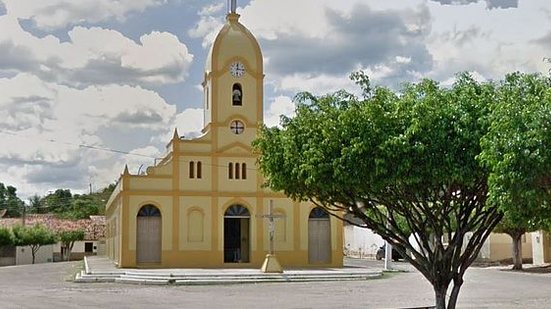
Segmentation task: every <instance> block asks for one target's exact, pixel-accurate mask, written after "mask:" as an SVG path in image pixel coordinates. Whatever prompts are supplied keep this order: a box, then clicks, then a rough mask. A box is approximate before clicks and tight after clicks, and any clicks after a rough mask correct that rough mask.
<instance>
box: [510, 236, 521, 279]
mask: <svg viewBox="0 0 551 309" xmlns="http://www.w3.org/2000/svg"><path fill="white" fill-rule="evenodd" d="M522 234H524V233H521V232H515V233H511V234H510V236H511V238H513V245H512V249H513V270H522Z"/></svg>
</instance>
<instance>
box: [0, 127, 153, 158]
mask: <svg viewBox="0 0 551 309" xmlns="http://www.w3.org/2000/svg"><path fill="white" fill-rule="evenodd" d="M0 133H4V134H7V135H12V136H17V137H23V138H28V139H36V138H35V137H33V136H26V135H21V134H17V133H14V132H9V131H5V130H0ZM46 141H47V142H50V143H57V144H63V145H68V146H75V147H79V148H88V149H94V150H100V151H107V152H113V153H119V154H126V155H133V156H138V157H145V158H150V159H158V158H157V157H154V156H150V155H145V154H141V153H135V152H129V151H123V150H118V149H113V148H108V147H100V146H92V145H87V144H77V143H69V142H63V141H58V140H56V139H47V140H46Z"/></svg>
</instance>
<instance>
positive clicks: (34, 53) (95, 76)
mask: <svg viewBox="0 0 551 309" xmlns="http://www.w3.org/2000/svg"><path fill="white" fill-rule="evenodd" d="M0 28H1V29H2V32H0V54H2V55H3V60H0V72H2V71H4V72H30V73H32V74H35V75H37V76H40V77H41V78H43V79H45V80H49V81H55V82H58V83H64V84H67V85H72V86H78V87H85V86H87V85H91V84H110V83H118V84H122V83H128V84H132V85H158V84H165V83H176V82H181V81H183V80H184V79H185V77H186V76H187V75H188V71H189V68H190V66H191V63H192V61H193V55H191V54H190V53H189V51H188V49H187V47H186V45H185V44H183V43H181V42H180V41H179V40H178V38H177V37H176V36H174V35H173V34H170V33H165V32H151V33H150V34H145V35H143V36H141V37H140V44H137V43H136V42H134V41H133V40H131V39H129V38H127V37H125V36H124V35H123V34H121V33H120V32H118V31H115V30H109V29H103V28H97V27H92V28H84V27H75V28H73V29H72V30H71V31H69V33H68V35H69V38H70V40H69V41H68V42H60V40H59V39H58V38H56V37H54V36H52V35H48V36H46V37H44V38H38V37H35V36H33V35H32V34H31V33H29V32H26V31H24V30H23V29H22V28H21V26H20V24H19V22H18V21H17V20H16V19H14V18H12V17H10V16H0ZM98 42H101V44H98Z"/></svg>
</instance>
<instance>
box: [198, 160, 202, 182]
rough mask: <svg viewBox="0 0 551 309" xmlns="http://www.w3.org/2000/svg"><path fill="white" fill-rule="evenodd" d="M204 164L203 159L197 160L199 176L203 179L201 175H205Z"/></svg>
mask: <svg viewBox="0 0 551 309" xmlns="http://www.w3.org/2000/svg"><path fill="white" fill-rule="evenodd" d="M202 167H203V164H202V163H201V161H197V178H199V179H201V177H202V176H203V175H202V174H203V169H202Z"/></svg>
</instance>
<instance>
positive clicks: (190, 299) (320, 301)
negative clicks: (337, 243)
mask: <svg viewBox="0 0 551 309" xmlns="http://www.w3.org/2000/svg"><path fill="white" fill-rule="evenodd" d="M347 264H349V265H350V264H354V265H356V266H365V267H368V268H377V267H379V268H380V267H382V263H380V262H377V261H365V260H361V261H358V260H348V261H347ZM397 266H398V267H400V268H406V269H407V268H409V267H408V265H407V264H405V263H398V264H397ZM81 267H82V263H81V262H68V263H48V264H37V265H24V266H9V267H1V268H0V291H1V292H0V307H1V308H215V307H222V308H412V307H420V306H429V305H432V304H433V293H432V289H431V287H430V285H429V284H428V283H427V282H426V280H425V279H424V278H423V277H422V276H421V275H420V274H419V273H418V272H416V271H411V272H401V273H393V274H390V275H385V276H384V278H383V279H371V280H366V281H342V282H310V283H262V284H239V285H211V286H150V285H131V284H118V283H74V282H72V278H73V276H74V274H76V273H77V272H78V271H80V270H81ZM458 305H459V307H460V308H546V307H547V308H549V307H550V306H551V275H550V274H528V273H519V272H511V271H502V270H500V269H496V268H471V269H470V270H469V271H468V273H467V275H466V278H465V285H464V287H463V289H462V292H461V295H460V299H459V304H458Z"/></svg>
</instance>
